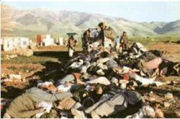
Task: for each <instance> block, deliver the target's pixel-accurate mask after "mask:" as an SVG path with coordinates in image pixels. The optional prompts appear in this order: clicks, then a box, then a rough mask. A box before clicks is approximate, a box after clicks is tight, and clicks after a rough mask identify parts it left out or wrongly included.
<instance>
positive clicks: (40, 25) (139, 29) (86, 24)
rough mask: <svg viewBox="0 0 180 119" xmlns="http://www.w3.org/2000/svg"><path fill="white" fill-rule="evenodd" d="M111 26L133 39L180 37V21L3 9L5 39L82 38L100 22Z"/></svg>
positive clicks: (4, 7) (45, 10)
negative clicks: (74, 34)
mask: <svg viewBox="0 0 180 119" xmlns="http://www.w3.org/2000/svg"><path fill="white" fill-rule="evenodd" d="M102 21H103V22H105V23H107V24H108V25H109V26H111V27H112V28H113V29H114V30H115V31H116V32H117V34H122V32H123V31H126V32H127V34H128V35H129V36H152V35H153V36H154V35H180V34H179V31H180V19H179V20H176V21H173V22H136V21H131V20H126V19H123V18H116V17H108V16H104V15H101V14H88V13H83V12H75V11H65V10H63V11H52V10H48V9H40V8H37V9H29V10H20V9H16V8H13V7H10V6H8V5H4V4H3V5H1V27H2V29H1V30H2V32H1V35H2V36H28V37H32V36H33V37H35V36H36V34H47V33H48V34H52V35H56V36H57V35H58V36H60V35H62V36H65V34H66V33H67V32H77V33H79V34H80V35H82V33H83V31H85V30H86V29H88V28H92V27H96V26H97V24H98V23H99V22H102Z"/></svg>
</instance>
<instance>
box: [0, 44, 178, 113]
mask: <svg viewBox="0 0 180 119" xmlns="http://www.w3.org/2000/svg"><path fill="white" fill-rule="evenodd" d="M147 47H148V49H151V50H152V49H156V50H161V51H163V57H164V58H166V59H168V60H171V61H178V62H179V61H180V55H179V54H180V45H179V44H177V43H161V42H159V43H150V44H149V45H148V46H147ZM78 50H80V49H78ZM66 60H68V55H67V52H66V49H65V47H47V48H45V47H44V48H41V49H36V50H35V52H34V56H30V57H17V56H14V57H13V58H7V56H6V53H4V52H2V60H1V61H2V65H1V69H2V71H1V72H2V73H1V77H2V78H3V77H5V76H6V75H11V74H16V75H18V76H19V75H20V76H21V78H20V80H15V81H14V82H13V83H12V82H11V83H9V82H7V83H3V84H1V93H2V95H1V97H3V98H8V99H14V98H15V97H17V96H18V95H20V94H22V93H23V92H24V90H25V89H26V88H29V87H31V85H33V82H34V80H39V79H41V80H56V79H60V78H62V77H63V72H62V71H61V67H62V66H63V64H64V63H65V62H66ZM159 80H161V81H168V82H170V83H169V84H168V85H164V86H161V87H155V86H149V87H139V88H138V89H137V90H138V91H139V92H140V93H141V94H142V95H143V96H144V97H145V100H146V101H148V102H149V104H150V105H157V106H158V107H159V108H160V109H161V110H162V111H163V112H164V115H165V117H180V77H173V76H171V77H161V78H159Z"/></svg>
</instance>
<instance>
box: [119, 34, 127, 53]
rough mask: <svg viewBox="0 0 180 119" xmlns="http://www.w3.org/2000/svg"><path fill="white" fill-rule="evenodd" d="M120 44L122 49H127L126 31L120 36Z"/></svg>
mask: <svg viewBox="0 0 180 119" xmlns="http://www.w3.org/2000/svg"><path fill="white" fill-rule="evenodd" d="M120 41H121V45H122V50H123V51H124V50H128V37H127V35H126V32H125V31H124V32H123V34H122V36H121V40H120Z"/></svg>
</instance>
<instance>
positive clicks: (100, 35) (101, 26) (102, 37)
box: [98, 22, 106, 46]
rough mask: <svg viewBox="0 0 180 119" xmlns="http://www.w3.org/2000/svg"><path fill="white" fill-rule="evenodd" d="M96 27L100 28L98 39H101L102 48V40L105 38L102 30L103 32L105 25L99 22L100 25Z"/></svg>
mask: <svg viewBox="0 0 180 119" xmlns="http://www.w3.org/2000/svg"><path fill="white" fill-rule="evenodd" d="M98 26H99V27H100V29H101V30H100V33H99V39H101V40H102V46H104V40H105V38H104V30H105V28H106V25H105V23H104V22H101V23H99V24H98Z"/></svg>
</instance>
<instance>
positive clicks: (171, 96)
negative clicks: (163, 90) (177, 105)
mask: <svg viewBox="0 0 180 119" xmlns="http://www.w3.org/2000/svg"><path fill="white" fill-rule="evenodd" d="M165 98H166V99H167V100H173V99H174V97H173V94H172V93H167V94H165Z"/></svg>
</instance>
